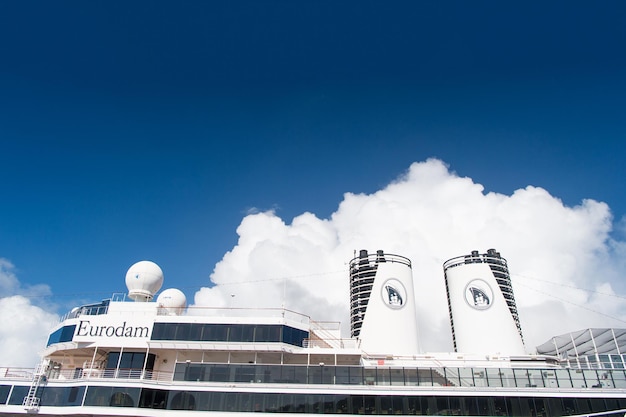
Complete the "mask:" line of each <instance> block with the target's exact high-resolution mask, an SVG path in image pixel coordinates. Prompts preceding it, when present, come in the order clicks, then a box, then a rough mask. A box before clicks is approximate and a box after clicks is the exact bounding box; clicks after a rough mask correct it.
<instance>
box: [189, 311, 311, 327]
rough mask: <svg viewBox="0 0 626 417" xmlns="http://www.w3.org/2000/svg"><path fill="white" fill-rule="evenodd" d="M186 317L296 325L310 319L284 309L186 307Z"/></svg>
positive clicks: (306, 322) (305, 322)
mask: <svg viewBox="0 0 626 417" xmlns="http://www.w3.org/2000/svg"><path fill="white" fill-rule="evenodd" d="M186 315H187V316H208V317H243V318H249V317H254V318H255V319H258V318H282V319H285V320H289V321H293V322H296V323H304V324H307V325H308V324H309V323H310V322H311V318H310V317H309V316H307V315H305V314H301V313H297V312H295V311H292V310H288V309H286V308H237V307H202V306H192V307H187V314H186Z"/></svg>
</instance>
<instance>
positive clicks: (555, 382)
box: [174, 362, 626, 389]
mask: <svg viewBox="0 0 626 417" xmlns="http://www.w3.org/2000/svg"><path fill="white" fill-rule="evenodd" d="M174 380H175V381H207V382H229V383H236V382H240V383H269V384H272V383H282V384H284V383H289V384H330V385H404V386H436V387H502V388H572V389H574V388H576V389H581V388H583V389H586V388H626V372H625V371H624V370H617V369H614V370H602V369H585V370H580V369H561V368H553V369H532V368H528V369H526V368H524V369H512V368H450V367H442V368H410V367H404V368H398V367H375V368H365V367H362V366H329V365H323V366H319V365H318V366H307V365H249V364H240V365H238V364H230V365H229V364H210V363H193V362H181V363H177V364H176V369H175V372H174Z"/></svg>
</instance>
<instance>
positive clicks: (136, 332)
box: [76, 320, 150, 337]
mask: <svg viewBox="0 0 626 417" xmlns="http://www.w3.org/2000/svg"><path fill="white" fill-rule="evenodd" d="M149 331H150V329H148V327H146V326H135V327H133V326H126V322H124V323H122V325H121V326H92V325H91V322H90V321H89V320H81V321H80V324H79V325H78V329H76V336H92V337H102V336H106V337H148V333H149Z"/></svg>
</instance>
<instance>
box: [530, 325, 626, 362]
mask: <svg viewBox="0 0 626 417" xmlns="http://www.w3.org/2000/svg"><path fill="white" fill-rule="evenodd" d="M537 353H538V354H543V355H554V356H562V355H567V356H570V357H580V356H589V355H595V354H599V355H611V354H621V353H626V329H584V330H578V331H576V332H571V333H566V334H562V335H560V336H554V337H553V338H552V339H550V340H548V341H547V342H545V343H544V344H542V345H539V346H537Z"/></svg>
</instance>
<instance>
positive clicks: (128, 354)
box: [0, 251, 626, 417]
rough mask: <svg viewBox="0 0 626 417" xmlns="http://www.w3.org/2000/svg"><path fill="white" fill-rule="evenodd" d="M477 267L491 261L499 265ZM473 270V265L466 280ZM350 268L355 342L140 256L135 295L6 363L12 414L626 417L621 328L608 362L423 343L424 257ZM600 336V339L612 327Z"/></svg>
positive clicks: (480, 275) (65, 322)
mask: <svg viewBox="0 0 626 417" xmlns="http://www.w3.org/2000/svg"><path fill="white" fill-rule="evenodd" d="M498 257H499V254H498ZM476 265H479V266H480V265H482V266H485V267H486V268H487V269H489V266H488V265H487V264H485V262H482V263H478V262H477V263H476ZM455 270H456V271H455ZM462 270H465V271H470V272H471V273H469V272H468V274H467V276H465V275H466V274H465V273H463V274H460V275H459V276H457V275H456V272H457V271H462ZM452 271H454V273H453V274H452V275H450V274H451V272H452ZM474 272H475V274H474ZM348 274H349V278H350V285H351V298H350V302H351V332H352V337H350V338H342V337H341V335H340V331H339V329H340V326H339V323H328V322H324V323H320V322H316V321H314V320H312V319H311V318H310V317H308V316H306V315H303V314H300V313H297V312H293V311H289V310H285V309H263V310H260V309H233V308H230V309H217V308H191V307H187V306H186V299H185V296H184V294H183V293H182V292H181V291H179V290H177V289H167V290H165V291H162V292H161V293H160V294H159V295H158V296H157V297H156V300H154V297H155V296H156V295H157V294H156V293H157V291H159V289H160V287H161V285H162V283H163V274H162V271H161V269H160V268H159V267H158V266H157V265H156V264H154V263H151V262H147V261H142V262H140V263H137V264H135V265H133V266H132V267H131V268H130V269H129V272H128V274H127V276H126V282H127V286H128V289H129V292H128V295H118V296H114V297H112V298H111V299H108V300H104V301H102V302H100V303H95V304H90V305H84V306H80V307H77V308H75V309H73V310H72V311H71V312H70V313H68V315H66V316H65V317H64V318H63V319H62V321H61V322H60V323H59V325H58V326H57V327H56V328H54V329H53V330H52V332H51V333H50V337H49V339H48V343H47V346H46V348H45V350H44V352H43V359H42V362H41V364H40V365H39V366H37V367H36V368H35V369H18V368H0V415H7V416H16V415H25V414H31V415H40V416H61V415H62V416H76V417H78V416H152V417H159V416H179V415H183V414H187V415H193V416H211V417H216V416H225V415H229V416H242V415H244V414H247V413H256V415H259V414H270V413H271V414H274V413H283V414H290V415H295V414H349V415H360V414H375V415H383V414H394V415H472V416H532V417H550V416H565V415H594V416H595V415H615V416H618V415H619V416H620V417H621V416H623V415H624V413H625V412H626V372H625V371H626V370H625V368H626V366H625V364H624V355H623V354H621V353H620V349H622V350H621V351H622V352H623V351H624V349H623V348H624V346H622V345H621V343H622V342H621V340H623V339H621V338H619V337H614V340H615V346H614V347H613V350H612V351H611V356H610V361H604V356H605V355H604V354H603V353H602V352H595V353H596V357H597V359H598V360H597V361H590V360H586V361H583V360H575V361H572V360H570V359H571V358H569V359H567V358H564V357H562V356H559V355H538V354H533V355H528V354H523V355H520V354H518V353H519V352H517V350H515V352H514V354H511V353H509V352H505V351H504V348H505V347H507V346H505V345H499V346H498V349H500V350H501V351H500V353H498V354H495V353H491V354H484V353H479V354H474V353H471V352H465V353H464V352H461V351H460V350H459V351H458V352H450V353H425V352H420V351H419V345H418V343H417V326H416V320H415V312H416V309H415V306H414V304H413V303H414V300H415V297H414V295H413V282H412V272H411V263H410V261H409V260H408V259H407V258H405V257H402V256H399V255H392V254H386V253H384V252H383V251H378V252H376V254H372V255H369V254H368V253H367V252H365V251H361V252H360V253H359V256H357V257H356V258H354V259H353V260H352V261H351V262H350V267H349V273H348ZM492 277H494V275H492ZM446 279H447V280H448V291H449V296H450V297H451V301H453V303H452V304H455V303H457V304H461V305H463V304H462V303H466V304H467V303H471V302H474V301H476V300H474V301H472V299H469V300H468V299H467V298H466V299H463V298H462V297H461V296H458V297H457V295H455V291H457V289H458V290H459V291H466V289H467V288H468V286H469V285H470V284H471V283H472V280H476V279H480V280H483V281H485V282H486V283H487V284H489V288H490V289H491V290H492V291H493V292H494V293H496V292H498V291H502V290H501V287H500V286H499V285H500V284H497V283H498V280H497V277H496V278H494V279H495V282H496V283H494V282H493V281H491V280H490V278H489V276H488V274H487V273H486V270H485V268H470V269H465V268H464V267H461V268H458V269H457V268H456V267H451V264H448V263H446ZM471 285H473V284H471ZM496 285H497V286H498V288H499V289H500V290H496V289H495V286H496ZM457 287H458V288H457ZM477 287H478V286H477ZM480 289H481V290H482V291H483V292H485V295H487V296H488V297H493V298H490V302H492V303H493V305H492V308H494V309H493V310H491V311H492V312H493V311H500V310H495V307H496V305H497V303H499V304H503V305H506V306H508V307H503V309H502V310H501V311H500V313H501V314H506V316H507V320H509V319H510V320H511V322H513V324H511V323H509V322H507V323H505V324H503V326H504V327H506V326H508V327H512V328H513V329H515V330H514V331H513V332H511V333H512V334H513V336H514V337H515V338H516V340H521V334H520V333H519V332H518V331H517V329H518V327H517V326H516V325H515V324H514V320H513V319H512V314H511V309H510V307H511V304H510V303H508V302H507V298H506V297H505V296H503V299H498V298H497V297H495V296H494V295H492V294H491V293H489V292H488V290H486V289H485V288H483V287H480ZM454 297H457V298H459V299H458V300H456V301H454ZM153 300H154V301H153ZM494 300H495V301H494ZM478 301H480V300H478ZM478 301H476V302H478ZM487 310H489V309H487ZM483 311H484V310H483ZM453 313H454V316H453V318H454V322H453V324H454V328H455V333H456V336H457V347H458V346H460V345H462V346H468V343H470V341H469V340H467V339H469V336H468V335H466V334H464V335H463V337H462V338H460V336H459V335H460V334H461V333H462V332H461V333H459V332H460V330H461V329H460V327H461V326H464V325H468V326H471V325H473V323H472V322H465V321H463V317H462V316H459V315H458V314H459V313H458V311H457V310H454V311H453ZM489 320H491V319H489ZM593 334H594V335H595V339H594V340H599V338H600V336H599V335H600V334H601V333H600V332H595V333H593ZM602 334H605V333H602ZM612 334H613V335H616V334H618V335H623V334H624V331H623V330H622V331H613V332H612ZM513 336H511V337H513ZM620 337H621V336H620ZM560 340H561V339H559V342H558V343H556V344H555V346H557V347H558V348H559V349H560V350H559V352H561V351H562V350H563V349H569V350H572V349H573V350H575V345H576V341H574V340H572V341H573V346H574V347H572V346H570V345H569V344H567V343H564V342H560ZM583 343H584V345H585V346H586V348H585V349H586V350H585V352H587V353H589V348H588V343H587V341H584V342H583ZM469 346H471V345H469ZM481 346H482V345H481ZM512 346H513V347H514V348H515V349H517V347H518V345H517V344H514V345H512ZM581 351H582V350H581ZM616 352H617V353H616ZM589 355H590V356H591V354H589Z"/></svg>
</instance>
